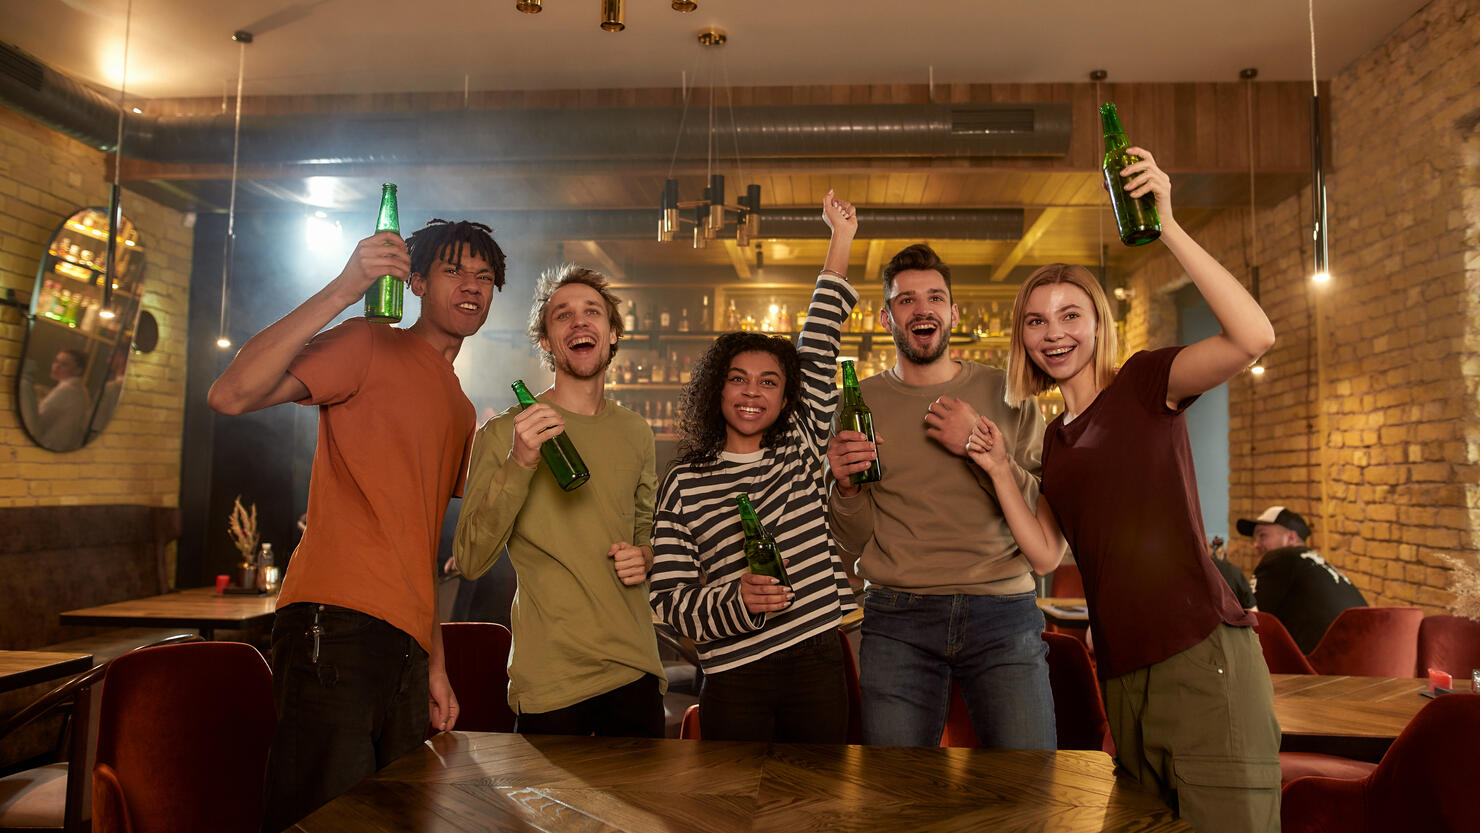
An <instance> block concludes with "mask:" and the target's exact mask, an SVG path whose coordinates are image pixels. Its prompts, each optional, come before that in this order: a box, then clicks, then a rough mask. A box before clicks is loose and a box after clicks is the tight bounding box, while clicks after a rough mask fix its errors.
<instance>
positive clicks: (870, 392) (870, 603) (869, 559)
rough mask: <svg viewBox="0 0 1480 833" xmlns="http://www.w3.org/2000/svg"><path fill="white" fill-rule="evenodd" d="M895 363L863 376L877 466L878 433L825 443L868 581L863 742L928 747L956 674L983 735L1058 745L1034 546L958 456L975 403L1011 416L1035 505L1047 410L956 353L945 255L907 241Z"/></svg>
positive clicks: (889, 296)
mask: <svg viewBox="0 0 1480 833" xmlns="http://www.w3.org/2000/svg"><path fill="white" fill-rule="evenodd" d="M884 299H885V305H884V311H883V312H884V315H883V321H884V325H885V327H886V328H887V329H888V330H889V332H890V334H891V336H892V337H893V339H894V344H895V347H896V352H897V354H898V361H897V362H896V363H895V365H894V367H892V368H890V369H888V370H886V371H884V372H883V373H880V374H878V375H875V376H872V377H869V378H867V379H864V380H863V381H862V382H861V384H860V388H861V390H862V392H863V396H864V399H865V400H866V401H867V403H868V405H869V407H870V409H871V410H872V411H873V417H874V428H875V434H876V436H877V437H878V439H879V443H878V446H877V454H878V457H879V460H880V463H881V465H882V467H883V474H884V476H883V479H882V480H880V481H878V482H876V483H868V484H863V485H854V484H852V483H850V482H849V481H848V475H849V474H851V473H852V472H854V471H860V470H862V469H863V468H864V467H866V466H867V463H868V461H869V460H870V459H872V457H873V455H874V453H875V447H874V445H873V444H872V443H869V442H867V441H866V440H864V439H863V435H862V434H858V433H856V432H846V431H845V432H841V433H840V434H839V435H838V436H836V437H834V438H833V440H832V442H831V444H830V446H829V448H828V460H829V465H830V467H831V470H832V473H833V475H834V477H835V478H837V480H836V482H835V483H834V484H833V489H832V494H831V497H830V501H829V513H828V518H829V524H830V526H831V528H832V532H833V535H834V536H835V538H836V539H837V542H838V544H839V545H840V546H842V548H843V549H845V550H847V551H849V552H851V553H856V554H857V555H858V574H859V575H860V576H862V577H863V578H864V579H865V580H866V581H867V593H866V595H865V602H864V620H863V645H862V651H861V656H860V663H859V664H860V684H861V687H862V690H863V734H864V742H866V743H870V744H878V745H887V746H935V745H937V744H938V743H939V742H940V738H941V732H942V730H943V729H944V727H945V721H946V714H947V711H948V708H949V704H950V694H951V682H952V681H953V680H954V681H955V682H956V683H958V684H959V685H960V687H961V691H962V693H963V694H964V695H965V698H966V705H967V710H968V712H969V713H970V715H971V722H972V725H973V727H974V728H975V729H976V734H977V737H978V738H980V739H981V742H982V745H983V746H985V747H988V748H1001V749H1053V748H1054V747H1055V734H1054V715H1053V694H1052V692H1051V691H1050V689H1049V685H1048V664H1047V661H1046V656H1047V653H1048V651H1047V648H1046V647H1045V645H1044V643H1043V639H1042V636H1041V634H1042V632H1043V615H1042V614H1041V613H1039V611H1038V608H1037V605H1036V604H1035V601H1034V581H1033V576H1032V571H1031V569H1030V568H1029V566H1028V562H1027V560H1026V559H1025V558H1024V557H1023V555H1022V554H1021V553H1020V552H1019V551H1018V547H1017V543H1016V542H1015V541H1014V540H1013V537H1012V533H1011V531H1010V530H1009V529H1008V527H1007V523H1006V521H1005V520H1004V519H1003V517H1002V510H1001V508H1000V507H999V506H998V504H997V499H996V495H995V493H994V490H993V487H992V484H991V481H990V480H989V479H988V478H987V477H986V476H985V475H983V474H982V472H981V470H980V469H978V468H977V467H976V466H974V465H972V463H971V461H970V460H969V459H967V457H966V456H965V443H966V440H967V437H968V436H969V435H970V433H971V427H972V426H973V425H974V424H975V423H976V420H977V418H978V416H979V415H984V416H986V417H988V418H989V419H991V420H992V421H993V422H994V423H996V424H997V425H999V426H1001V427H1002V430H1003V433H1004V434H1005V435H1006V436H1007V439H1008V440H1009V442H1010V443H1011V445H1010V447H1009V453H1010V454H1011V456H1012V459H1013V473H1014V475H1015V479H1016V481H1017V482H1018V485H1019V486H1020V487H1021V489H1022V492H1023V497H1024V498H1025V499H1026V500H1027V502H1028V504H1029V505H1030V506H1031V505H1034V504H1035V503H1036V502H1037V499H1038V469H1039V456H1040V452H1041V450H1042V443H1043V417H1042V415H1041V414H1040V413H1039V411H1038V408H1037V407H1036V405H1035V403H1033V402H1028V403H1026V404H1024V405H1023V406H1022V407H1021V408H1010V407H1008V406H1007V404H1006V401H1005V399H1004V397H1003V393H1004V391H1005V389H1006V381H1007V379H1006V374H1004V373H1003V372H1002V371H1000V370H998V369H996V368H992V367H988V366H986V365H981V364H977V363H975V362H968V361H959V360H956V359H953V358H951V356H950V355H949V353H948V352H947V347H948V344H949V341H950V334H951V331H952V329H954V327H955V325H956V321H957V317H958V311H957V309H956V306H955V304H954V303H952V300H951V282H950V267H949V266H947V265H946V264H945V263H943V262H941V260H940V258H939V257H938V256H937V255H936V254H935V252H934V251H932V250H931V249H930V247H928V246H925V245H923V244H918V245H914V246H910V247H908V248H906V249H904V250H903V251H901V252H900V253H899V254H897V255H895V256H894V258H893V259H892V260H891V261H890V262H889V265H888V266H886V267H885V269H884Z"/></svg>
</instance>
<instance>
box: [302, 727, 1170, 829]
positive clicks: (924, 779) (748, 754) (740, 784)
mask: <svg viewBox="0 0 1480 833" xmlns="http://www.w3.org/2000/svg"><path fill="white" fill-rule="evenodd" d="M294 829H295V830H299V831H305V832H306V833H331V832H332V833H347V832H348V831H397V832H398V833H404V832H405V831H448V832H449V833H450V832H452V831H469V833H471V832H472V831H478V833H485V831H490V830H528V831H535V830H539V831H557V830H558V831H566V830H581V831H633V832H634V833H639V832H640V833H649V831H665V833H677V831H691V830H692V831H705V833H730V832H731V831H803V830H812V831H838V833H848V831H863V830H886V831H892V832H893V833H905V832H906V831H909V832H910V833H915V832H916V831H927V832H928V833H937V832H940V833H944V831H977V830H1055V831H1091V830H1094V831H1102V830H1103V831H1132V830H1134V831H1148V832H1149V831H1189V830H1191V828H1189V827H1187V826H1186V825H1185V824H1183V823H1182V822H1181V821H1179V820H1177V819H1174V818H1173V817H1172V813H1171V810H1170V809H1168V808H1167V807H1166V806H1165V805H1164V804H1162V803H1161V801H1159V800H1158V799H1157V798H1155V797H1154V796H1151V795H1148V794H1146V793H1144V792H1141V791H1139V790H1138V789H1137V788H1136V787H1135V786H1134V785H1133V784H1131V783H1130V782H1127V781H1124V780H1117V779H1116V778H1115V777H1114V774H1113V770H1112V764H1111V761H1110V758H1109V757H1108V756H1106V755H1105V754H1103V753H1100V752H1003V751H986V750H976V749H942V748H903V747H870V746H821V745H800V744H797V745H789V744H774V745H772V744H764V743H730V742H723V741H693V740H648V739H631V738H581V737H554V736H540V735H532V736H525V735H518V734H482V733H467V732H448V733H444V734H441V735H438V736H436V737H435V738H433V739H431V740H430V741H427V743H426V744H424V745H423V746H422V747H421V748H419V749H417V750H415V751H413V752H412V753H410V754H408V755H406V756H405V757H403V758H401V759H400V760H398V761H396V762H394V763H392V764H391V765H390V766H388V767H386V768H385V769H383V770H381V771H380V772H379V773H376V774H375V775H374V776H371V777H370V778H368V779H366V780H365V781H363V782H361V783H360V785H359V786H357V787H355V788H354V789H353V790H351V791H350V792H348V793H346V794H345V795H342V796H340V797H339V798H337V799H335V800H334V801H332V802H330V803H329V804H327V805H325V806H324V807H322V808H320V809H319V811H318V812H316V813H314V814H313V815H311V816H309V817H308V818H307V819H305V820H303V821H302V822H300V823H299V824H298V825H297V826H296V827H295V828H294Z"/></svg>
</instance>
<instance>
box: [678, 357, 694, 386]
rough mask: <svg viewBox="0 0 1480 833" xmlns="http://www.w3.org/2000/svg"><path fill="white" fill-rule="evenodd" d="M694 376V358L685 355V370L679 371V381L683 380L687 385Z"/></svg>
mask: <svg viewBox="0 0 1480 833" xmlns="http://www.w3.org/2000/svg"><path fill="white" fill-rule="evenodd" d="M693 378H694V365H693V361H692V359H691V358H690V357H689V356H684V357H683V370H680V371H679V372H678V381H679V382H681V383H682V384H685V385H687V384H688V383H689V380H690V379H693Z"/></svg>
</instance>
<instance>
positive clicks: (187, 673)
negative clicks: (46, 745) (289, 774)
mask: <svg viewBox="0 0 1480 833" xmlns="http://www.w3.org/2000/svg"><path fill="white" fill-rule="evenodd" d="M275 726H276V718H275V716H274V714H273V702H272V672H271V671H269V670H268V668H267V662H266V661H265V660H263V659H262V655H261V654H259V653H257V650H256V649H255V648H253V647H252V646H250V645H245V644H242V643H240V642H193V643H187V644H184V645H167V646H163V647H158V648H144V649H142V650H139V651H134V652H133V653H130V654H125V655H123V656H121V657H119V658H118V659H116V660H114V661H113V665H112V666H110V667H109V669H108V676H107V677H106V678H105V680H104V686H103V697H102V710H101V713H100V715H99V717H98V752H97V763H96V764H94V766H93V830H94V831H96V833H115V831H128V833H155V831H186V830H210V831H215V833H235V831H241V833H255V831H257V830H258V828H259V827H260V826H261V824H262V787H263V772H264V770H265V769H266V767H267V749H268V745H269V744H270V743H271V742H272V733H273V729H274V728H275Z"/></svg>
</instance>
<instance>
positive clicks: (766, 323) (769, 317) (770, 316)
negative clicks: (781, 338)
mask: <svg viewBox="0 0 1480 833" xmlns="http://www.w3.org/2000/svg"><path fill="white" fill-rule="evenodd" d="M780 314H781V308H780V307H778V306H776V304H775V303H774V302H773V303H771V304H769V305H768V306H767V307H766V310H765V312H764V313H763V314H762V315H761V332H763V333H774V332H776V318H777V316H779V315H780Z"/></svg>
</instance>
